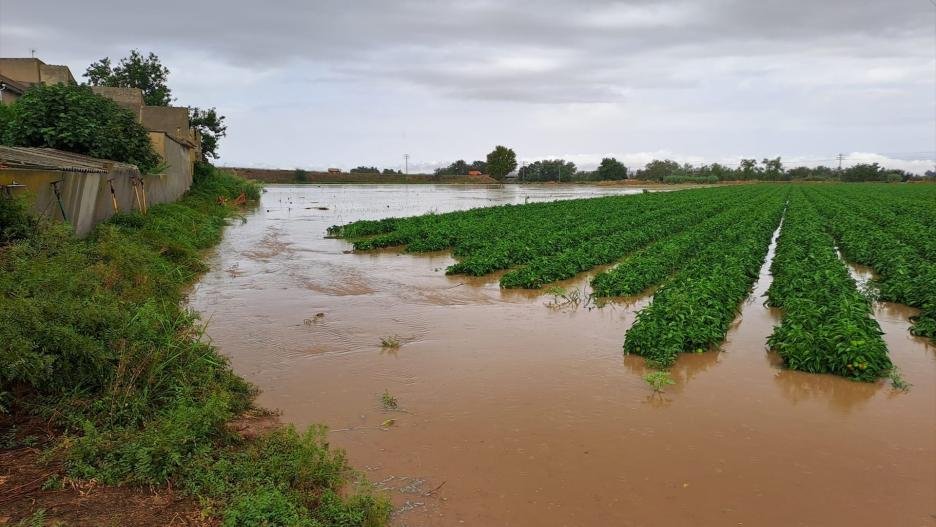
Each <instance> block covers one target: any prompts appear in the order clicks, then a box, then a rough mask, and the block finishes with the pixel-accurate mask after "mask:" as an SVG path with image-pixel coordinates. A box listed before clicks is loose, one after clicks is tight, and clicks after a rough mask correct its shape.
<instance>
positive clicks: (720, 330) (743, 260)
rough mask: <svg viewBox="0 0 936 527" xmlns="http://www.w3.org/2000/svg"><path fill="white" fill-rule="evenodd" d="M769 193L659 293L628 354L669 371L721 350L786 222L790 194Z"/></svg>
mask: <svg viewBox="0 0 936 527" xmlns="http://www.w3.org/2000/svg"><path fill="white" fill-rule="evenodd" d="M766 188H767V189H768V191H769V192H770V196H769V197H768V198H767V200H766V201H765V202H764V203H762V204H761V206H760V207H759V208H753V207H752V208H751V209H749V213H750V219H749V221H747V222H744V223H737V224H735V225H732V226H731V227H730V228H729V229H727V230H726V231H724V232H723V233H722V235H721V236H720V237H719V238H718V239H717V240H715V241H713V242H712V243H709V244H707V245H706V246H705V248H704V250H702V251H701V252H700V253H699V254H697V255H696V256H695V257H694V258H692V259H691V260H690V261H688V262H686V263H685V265H684V266H683V267H682V269H681V270H680V271H678V272H677V273H676V275H675V276H673V277H672V279H670V280H669V281H668V282H667V283H666V284H665V285H664V286H663V287H662V288H660V289H659V290H657V292H656V293H655V294H654V295H653V301H652V302H651V303H650V305H649V306H647V307H646V308H644V309H643V310H641V311H640V312H639V313H638V314H637V320H636V322H634V325H633V326H631V328H630V330H629V331H628V332H627V336H626V338H625V340H624V351H625V352H626V353H633V354H636V355H641V356H643V357H645V358H647V359H648V361H650V362H652V363H653V364H655V365H657V366H660V367H668V366H670V365H672V364H673V363H674V362H675V361H676V358H677V357H678V356H679V354H680V353H684V352H690V353H697V352H703V351H707V350H710V349H712V348H713V347H715V346H717V345H719V344H721V342H722V341H723V340H724V339H725V335H726V334H727V332H728V328H729V326H730V325H731V322H732V321H733V320H734V319H735V316H736V315H737V313H738V308H739V306H740V304H741V302H742V301H743V300H744V299H745V298H746V297H747V295H748V292H749V291H750V288H751V285H752V284H753V283H754V280H755V279H756V278H757V276H758V272H759V270H760V267H761V265H762V262H763V261H764V256H765V255H766V253H767V249H768V246H769V245H770V238H771V235H772V234H773V231H774V230H775V229H776V227H777V224H778V223H779V221H780V215H781V213H782V207H783V202H784V198H785V196H784V194H785V189H782V188H779V187H766ZM728 190H731V189H728Z"/></svg>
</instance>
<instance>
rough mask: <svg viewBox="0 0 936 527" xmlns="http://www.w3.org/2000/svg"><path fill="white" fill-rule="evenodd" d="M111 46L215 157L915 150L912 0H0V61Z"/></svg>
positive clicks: (276, 160) (929, 47) (438, 159)
mask: <svg viewBox="0 0 936 527" xmlns="http://www.w3.org/2000/svg"><path fill="white" fill-rule="evenodd" d="M131 48H138V49H140V50H142V51H144V52H148V51H153V52H155V53H157V54H158V55H159V56H160V57H161V58H162V61H163V63H164V64H165V65H166V66H168V67H169V69H170V70H171V76H170V87H171V88H172V90H173V95H174V96H175V97H176V104H180V105H197V106H216V107H217V108H218V109H219V110H220V111H221V113H223V114H224V115H226V116H227V117H228V124H229V133H228V137H227V138H226V139H225V140H224V142H223V143H222V147H221V156H222V158H221V163H222V164H229V165H242V166H267V167H282V168H295V167H303V168H325V167H330V166H336V167H342V168H345V169H347V168H351V167H354V166H357V165H360V164H363V165H377V166H380V167H391V168H397V167H399V166H400V164H401V163H402V155H403V154H404V153H409V154H410V158H411V164H410V166H411V171H412V169H413V167H414V166H415V168H417V169H419V168H430V167H432V166H436V165H438V164H440V163H447V162H449V161H451V160H454V159H458V158H464V159H467V160H469V161H470V160H472V159H481V158H483V157H484V155H485V154H486V153H487V152H488V151H490V150H491V149H492V147H493V146H494V145H496V144H505V145H508V146H510V147H512V148H514V149H515V150H516V151H517V154H518V156H519V157H520V158H521V159H523V160H527V161H530V160H534V159H540V158H546V157H564V158H567V159H571V160H573V161H575V162H576V163H577V164H578V165H579V166H580V167H583V168H589V167H591V166H593V165H594V164H596V163H597V162H598V161H599V160H600V159H601V157H604V156H609V155H614V156H617V157H618V158H619V159H622V160H624V161H625V162H627V163H628V164H630V165H631V166H639V165H642V164H643V163H644V162H646V161H648V160H649V159H652V158H654V157H670V158H673V159H677V160H679V161H690V162H703V161H707V162H711V161H728V162H733V163H736V162H737V160H738V158H740V157H742V156H745V157H757V158H758V159H760V158H762V157H767V156H776V155H782V156H783V157H784V159H786V160H787V162H788V164H789V163H791V162H794V161H797V160H799V161H804V162H808V163H807V164H816V163H819V162H822V163H825V164H829V165H832V164H834V163H835V161H834V160H833V159H832V158H833V157H834V155H835V154H836V153H838V152H844V153H846V154H849V159H850V160H851V161H855V160H881V161H884V162H885V163H886V164H888V165H890V166H894V167H900V168H907V169H913V170H915V171H919V172H922V170H924V169H926V168H931V167H932V166H933V161H931V160H932V159H934V158H936V153H934V152H933V150H934V149H936V114H934V112H936V58H934V56H936V7H934V4H933V3H932V2H931V0H873V1H872V0H821V1H820V0H695V1H666V0H664V1H650V0H647V1H643V0H630V1H625V2H611V1H576V0H554V1H539V2H527V1H510V0H500V1H496V0H426V1H390V0H373V1H353V0H336V1H327V0H313V1H305V0H289V1H277V2H232V1H227V2H224V1H205V0H194V1H193V0H186V1H176V0H162V1H159V2H139V3H137V2H127V1H126V0H123V1H119V2H117V1H105V0H81V1H69V2H61V1H59V2H52V1H46V0H0V56H29V54H30V50H31V49H35V50H36V56H37V57H39V58H41V59H43V60H44V61H46V62H48V63H53V64H66V65H68V66H70V67H71V69H72V72H73V73H74V74H75V76H76V77H79V78H80V76H81V74H82V73H83V72H84V70H85V68H86V67H87V65H88V64H89V63H90V62H92V61H94V60H96V59H99V58H101V57H104V56H110V57H112V58H114V59H116V58H119V57H122V56H124V55H126V54H127V51H128V50H130V49H131Z"/></svg>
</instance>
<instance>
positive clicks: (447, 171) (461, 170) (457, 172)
mask: <svg viewBox="0 0 936 527" xmlns="http://www.w3.org/2000/svg"><path fill="white" fill-rule="evenodd" d="M435 175H437V176H466V175H468V163H466V162H465V160H464V159H459V160H458V161H455V162H454V163H452V164H451V165H449V166H447V167H443V168H437V169H435Z"/></svg>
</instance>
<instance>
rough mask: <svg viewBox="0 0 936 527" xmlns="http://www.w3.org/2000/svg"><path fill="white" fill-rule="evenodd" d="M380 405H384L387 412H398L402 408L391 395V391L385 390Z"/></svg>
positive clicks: (381, 395)
mask: <svg viewBox="0 0 936 527" xmlns="http://www.w3.org/2000/svg"><path fill="white" fill-rule="evenodd" d="M380 404H382V405H383V407H384V409H385V410H396V409H397V408H399V406H400V403H399V401H397V398H396V397H394V396H393V394H391V393H390V390H384V392H383V393H382V394H380Z"/></svg>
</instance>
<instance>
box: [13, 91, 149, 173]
mask: <svg viewBox="0 0 936 527" xmlns="http://www.w3.org/2000/svg"><path fill="white" fill-rule="evenodd" d="M11 108H12V110H11V111H10V115H9V116H8V117H7V118H6V119H5V120H6V121H7V124H6V133H5V134H4V142H5V143H6V144H10V145H12V146H32V147H49V148H57V149H60V150H65V151H68V152H75V153H78V154H84V155H89V156H92V157H97V158H101V159H109V160H112V161H119V162H123V163H131V164H134V165H136V166H137V167H139V169H140V171H141V172H144V173H147V172H149V171H151V170H153V169H155V168H156V166H157V165H158V164H159V162H160V158H159V155H158V154H156V152H155V151H154V150H153V147H152V145H151V144H150V139H149V134H148V133H147V132H146V129H145V128H143V125H141V124H140V123H139V122H137V119H136V116H134V115H133V114H132V113H131V112H129V111H128V110H125V109H123V108H121V107H120V106H118V105H117V103H115V102H114V101H112V100H110V99H108V98H106V97H101V96H99V95H95V94H94V93H93V92H92V91H91V88H89V87H87V86H75V85H69V84H53V85H37V86H34V87H32V88H30V89H29V90H28V91H27V92H26V93H24V94H23V96H22V97H20V98H19V99H17V101H16V102H15V103H14V104H13V105H12V107H11Z"/></svg>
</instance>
